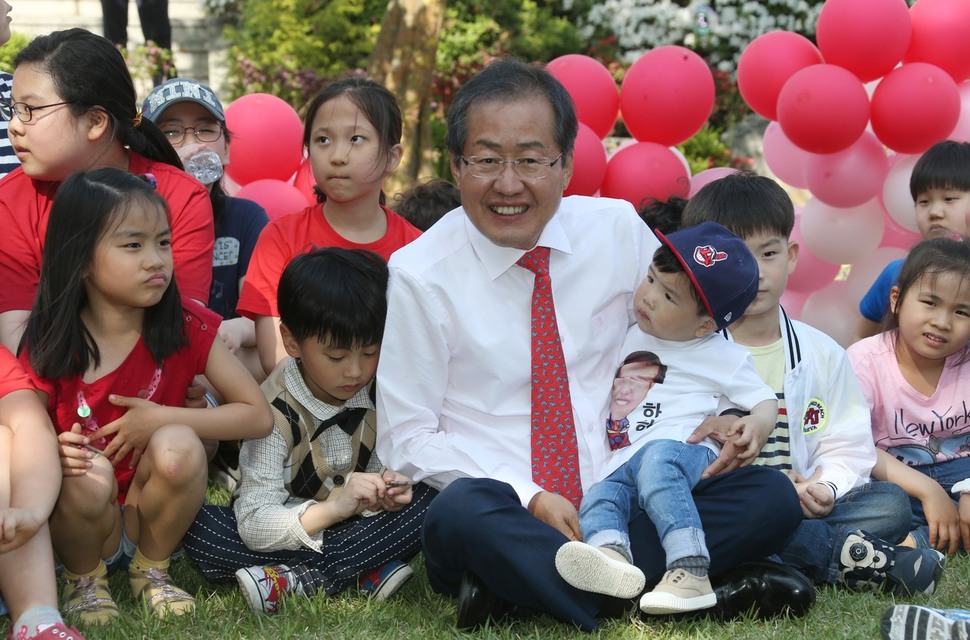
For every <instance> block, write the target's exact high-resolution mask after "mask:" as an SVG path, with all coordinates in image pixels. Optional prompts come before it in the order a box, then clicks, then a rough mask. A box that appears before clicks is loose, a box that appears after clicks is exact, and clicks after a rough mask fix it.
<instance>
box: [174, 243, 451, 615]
mask: <svg viewBox="0 0 970 640" xmlns="http://www.w3.org/2000/svg"><path fill="white" fill-rule="evenodd" d="M387 279H388V272H387V265H386V264H385V263H384V260H383V259H382V258H381V257H380V256H378V255H377V254H374V253H371V252H369V251H364V250H359V249H341V248H337V247H330V248H326V249H320V250H317V251H314V252H312V253H306V254H301V255H298V256H297V257H295V258H294V259H293V260H292V261H291V262H290V264H289V265H287V267H286V269H285V270H284V271H283V276H282V278H281V279H280V283H279V288H278V306H279V311H280V320H281V325H280V333H281V336H282V340H283V345H284V347H285V348H286V351H287V353H288V354H289V355H291V356H293V358H292V359H290V360H287V361H286V362H285V364H283V365H282V366H280V367H278V368H277V369H276V370H275V371H274V372H273V373H272V374H271V375H270V376H269V378H267V379H266V381H265V382H264V383H263V385H262V388H263V393H264V394H265V395H266V398H267V399H268V400H269V402H270V405H271V406H272V409H273V415H274V422H275V426H274V429H273V432H272V433H271V434H270V435H268V436H267V437H265V438H261V439H256V440H247V441H245V442H244V443H243V445H242V450H241V451H240V456H239V466H240V471H241V475H242V479H241V480H240V483H239V487H238V489H237V490H236V495H235V498H234V502H233V506H232V507H217V506H206V507H204V508H203V509H202V511H201V512H200V513H199V515H198V517H197V518H196V521H195V523H194V524H193V525H192V528H191V529H190V530H189V533H188V535H187V536H186V540H185V547H186V549H187V551H188V554H189V557H190V558H192V559H193V560H194V561H195V563H196V564H197V565H198V567H199V569H200V570H201V571H202V573H203V574H204V575H205V576H206V577H207V578H209V579H211V580H228V579H231V578H232V577H233V575H235V577H236V580H237V581H238V582H239V586H240V588H241V589H242V592H243V595H244V596H245V598H246V600H247V602H248V603H249V605H250V607H251V608H252V609H253V611H255V612H257V613H259V612H265V613H275V612H276V611H277V610H278V608H279V601H280V596H282V595H283V594H288V593H301V594H303V595H305V596H311V595H313V594H314V593H316V592H317V591H324V592H325V593H326V594H327V595H333V594H336V593H339V592H340V591H343V590H344V589H346V588H348V587H350V586H351V585H354V584H360V586H361V588H362V589H363V590H364V591H366V592H367V593H369V594H370V595H371V596H372V597H374V598H375V599H378V600H383V599H386V598H388V597H390V596H391V595H392V594H393V593H394V592H396V591H397V590H398V589H399V588H400V587H401V585H403V584H404V582H405V581H406V580H407V579H408V578H410V577H411V575H412V572H411V568H410V567H409V566H408V565H406V564H404V561H407V560H410V559H411V558H412V557H413V556H414V555H415V554H417V552H418V551H419V550H420V538H419V532H420V528H421V523H422V521H423V520H424V512H425V510H426V509H427V508H428V505H429V504H430V502H431V498H432V497H433V496H434V494H435V492H434V491H433V490H432V489H430V488H428V487H426V486H424V485H421V484H418V485H414V486H412V485H411V482H410V480H409V479H408V478H405V477H404V476H402V475H401V474H399V473H396V472H394V471H391V470H388V469H385V468H384V467H383V465H381V462H380V460H378V458H377V455H376V454H374V453H373V451H374V443H375V436H376V432H375V430H374V424H375V421H374V402H373V384H372V382H373V380H374V373H375V371H376V370H377V361H378V356H379V355H380V348H381V338H382V337H383V333H384V318H385V315H386V312H387V299H386V295H387Z"/></svg>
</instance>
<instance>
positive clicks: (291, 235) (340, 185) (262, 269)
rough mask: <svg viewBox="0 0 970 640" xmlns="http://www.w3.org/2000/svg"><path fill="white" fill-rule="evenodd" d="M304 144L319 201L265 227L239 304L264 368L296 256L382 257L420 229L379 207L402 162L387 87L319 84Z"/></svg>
mask: <svg viewBox="0 0 970 640" xmlns="http://www.w3.org/2000/svg"><path fill="white" fill-rule="evenodd" d="M303 145H304V146H305V147H306V149H307V153H308V154H309V158H310V165H311V167H312V169H313V179H314V181H315V182H316V186H315V187H314V191H315V192H316V194H317V200H318V201H319V202H318V204H315V205H312V206H310V207H307V208H306V209H304V210H303V211H300V212H297V213H294V214H290V215H285V216H281V217H279V218H276V219H274V220H272V221H271V222H270V223H269V224H268V225H266V228H265V229H264V230H263V233H262V234H261V235H260V237H259V241H258V242H257V243H256V249H255V251H253V257H252V261H251V262H250V265H249V271H248V273H247V274H246V282H245V283H244V284H243V290H242V293H241V294H240V296H239V304H238V305H237V307H236V309H237V311H239V313H241V314H242V315H244V316H246V317H248V318H252V319H253V320H254V321H255V323H256V348H257V350H258V351H259V360H260V362H261V363H262V365H263V370H264V371H265V372H266V373H267V374H269V372H270V371H272V370H273V368H274V367H275V366H276V364H277V363H278V362H279V361H280V360H281V359H283V358H284V357H286V351H285V350H284V349H283V343H282V340H281V338H280V334H279V311H278V310H277V306H276V289H277V284H278V283H279V280H280V275H281V274H282V273H283V269H284V268H285V267H286V265H287V263H289V261H290V260H291V259H292V258H293V257H294V256H296V255H298V254H301V253H306V252H307V251H310V250H311V249H313V248H322V247H343V248H345V249H366V250H368V251H373V252H374V253H376V254H378V255H380V256H381V257H383V258H384V259H385V260H387V259H388V258H389V257H390V255H391V254H392V253H394V251H396V250H397V249H399V248H401V247H402V246H404V245H406V244H407V243H409V242H411V241H412V240H414V239H415V238H417V237H418V236H419V235H420V234H421V232H420V231H418V230H417V229H416V228H415V227H414V226H412V225H411V224H410V223H409V222H407V221H406V220H405V219H404V218H402V217H401V216H399V215H398V214H396V213H394V212H393V211H391V210H390V209H388V208H387V207H385V206H384V202H385V198H384V192H383V190H382V186H383V184H384V180H385V178H387V176H389V175H390V174H391V173H393V172H394V170H395V169H397V166H398V164H400V162H401V109H400V108H399V107H398V104H397V100H396V99H395V98H394V95H393V94H392V93H391V92H390V91H388V90H387V89H386V88H384V87H382V86H381V85H380V84H378V83H376V82H374V81H373V80H368V79H365V78H362V77H359V76H354V77H350V78H347V79H344V80H339V81H337V82H334V83H332V84H330V85H328V86H326V87H324V88H323V89H322V90H321V91H320V93H318V94H317V95H316V97H315V98H314V99H313V100H312V101H311V102H310V105H309V107H308V108H307V113H306V120H305V121H304V127H303Z"/></svg>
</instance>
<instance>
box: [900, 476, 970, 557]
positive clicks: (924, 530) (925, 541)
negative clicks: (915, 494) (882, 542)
mask: <svg viewBox="0 0 970 640" xmlns="http://www.w3.org/2000/svg"><path fill="white" fill-rule="evenodd" d="M912 468H913V469H916V470H917V471H919V472H920V473H922V474H923V475H924V476H928V477H930V478H933V479H934V480H936V481H937V482H938V483H940V486H941V487H943V490H944V491H946V492H947V493H948V494H949V495H950V497H951V498H952V499H953V502H954V503H957V504H959V502H960V496H954V495H953V494H952V493H950V489H952V488H953V485H955V484H956V483H958V482H960V481H961V480H966V479H967V478H970V458H954V459H953V460H947V461H946V462H937V463H934V464H923V465H919V466H917V467H912ZM909 502H910V506H911V507H912V510H913V521H912V523H911V524H910V533H911V534H912V536H913V538H914V539H915V540H916V546H917V547H919V548H929V546H930V527H929V524H928V523H927V521H926V513H924V512H923V503H922V502H921V501H920V500H919V499H918V498H910V499H909ZM964 551H966V549H964Z"/></svg>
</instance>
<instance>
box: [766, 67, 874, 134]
mask: <svg viewBox="0 0 970 640" xmlns="http://www.w3.org/2000/svg"><path fill="white" fill-rule="evenodd" d="M868 121H869V96H868V95H866V90H865V88H864V87H863V86H862V82H860V81H859V79H858V78H857V77H855V75H853V74H852V73H851V72H849V71H846V70H845V69H843V68H842V67H837V66H835V65H834V64H816V65H813V66H811V67H806V68H804V69H802V70H801V71H798V72H796V73H795V75H793V76H792V77H791V78H790V79H789V80H788V82H786V83H785V86H784V87H782V89H781V93H780V94H778V122H779V124H781V128H782V129H783V130H784V132H785V135H786V136H788V139H789V140H791V141H792V142H793V143H795V145H797V146H798V147H799V148H801V149H804V150H805V151H810V152H812V153H835V152H836V151H842V150H843V149H846V148H848V147H849V146H850V145H851V144H852V143H853V142H855V141H856V140H858V139H859V138H860V137H861V136H862V132H863V131H865V130H866V124H867V123H868Z"/></svg>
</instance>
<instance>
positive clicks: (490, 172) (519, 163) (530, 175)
mask: <svg viewBox="0 0 970 640" xmlns="http://www.w3.org/2000/svg"><path fill="white" fill-rule="evenodd" d="M562 157H563V154H562V153H560V154H559V155H558V156H556V157H555V158H552V159H549V158H529V157H525V158H515V159H514V160H506V159H504V158H496V157H482V156H469V157H467V158H466V157H465V156H458V158H459V159H460V160H461V161H462V162H464V163H465V165H466V166H467V167H468V173H470V174H472V176H473V177H475V178H482V179H483V180H489V179H492V178H498V177H499V176H501V175H502V174H503V173H504V172H505V165H510V166H511V167H512V170H513V171H515V175H517V176H519V177H520V178H523V179H525V180H541V179H542V178H545V177H546V176H548V175H549V174H550V173H551V171H550V169H551V168H552V167H554V166H555V165H556V163H557V162H559V160H560V159H561V158H562Z"/></svg>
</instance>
